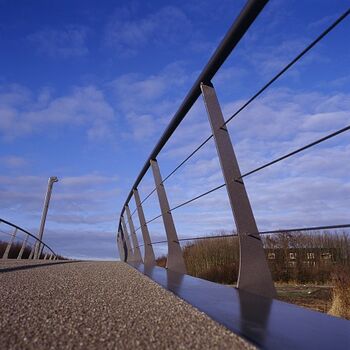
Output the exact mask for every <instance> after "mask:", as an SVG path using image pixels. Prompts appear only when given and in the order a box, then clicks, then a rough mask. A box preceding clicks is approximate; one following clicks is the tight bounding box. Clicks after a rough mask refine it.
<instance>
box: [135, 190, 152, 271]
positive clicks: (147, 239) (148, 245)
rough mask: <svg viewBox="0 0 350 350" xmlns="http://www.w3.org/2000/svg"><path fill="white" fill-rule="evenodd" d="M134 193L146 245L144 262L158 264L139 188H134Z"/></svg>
mask: <svg viewBox="0 0 350 350" xmlns="http://www.w3.org/2000/svg"><path fill="white" fill-rule="evenodd" d="M133 194H134V199H135V204H136V208H137V215H138V217H139V221H140V225H141V232H142V237H143V243H144V247H145V256H144V262H145V265H150V266H151V265H156V258H155V256H154V251H153V247H152V243H151V238H150V236H149V231H148V227H147V224H146V218H145V214H144V212H143V208H142V204H141V200H140V195H139V191H138V190H137V189H134V190H133Z"/></svg>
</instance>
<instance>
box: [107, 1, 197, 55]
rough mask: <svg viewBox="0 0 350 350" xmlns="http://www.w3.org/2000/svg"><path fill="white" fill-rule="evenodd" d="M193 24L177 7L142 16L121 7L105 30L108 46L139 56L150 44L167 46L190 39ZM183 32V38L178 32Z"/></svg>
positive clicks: (117, 51) (167, 7) (124, 53)
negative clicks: (141, 50)
mask: <svg viewBox="0 0 350 350" xmlns="http://www.w3.org/2000/svg"><path fill="white" fill-rule="evenodd" d="M191 29H192V23H191V21H190V19H189V18H188V17H187V16H186V14H185V13H184V12H183V11H182V10H181V9H179V8H177V7H175V6H164V7H162V8H160V9H159V10H157V11H155V12H153V13H148V14H145V15H142V16H140V13H139V11H138V9H137V8H135V7H132V6H129V7H124V8H119V9H117V10H116V11H115V13H114V15H113V16H112V17H111V19H110V20H109V23H108V24H107V26H106V30H105V44H106V45H107V46H109V47H112V48H113V49H114V50H115V51H116V53H117V54H118V55H121V56H128V55H134V54H136V53H137V52H138V51H139V50H140V49H142V48H144V47H145V46H147V45H152V46H158V45H159V46H162V45H163V46H164V47H165V46H167V45H168V44H169V43H172V44H176V43H177V42H179V40H181V42H183V40H185V38H184V36H185V37H186V36H187V37H189V36H190V33H191ZM179 30H181V33H182V37H181V38H179V36H178V32H179Z"/></svg>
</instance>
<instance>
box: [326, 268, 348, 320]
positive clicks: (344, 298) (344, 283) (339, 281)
mask: <svg viewBox="0 0 350 350" xmlns="http://www.w3.org/2000/svg"><path fill="white" fill-rule="evenodd" d="M333 285H334V288H333V296H332V306H331V309H330V310H329V312H328V313H329V314H330V315H333V316H338V317H344V318H346V319H348V320H350V275H349V270H347V269H345V268H338V269H337V270H336V271H335V272H334V274H333Z"/></svg>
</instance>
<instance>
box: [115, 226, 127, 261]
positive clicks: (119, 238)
mask: <svg viewBox="0 0 350 350" xmlns="http://www.w3.org/2000/svg"><path fill="white" fill-rule="evenodd" d="M117 243H118V250H119V257H120V260H121V261H125V258H126V256H125V250H124V243H123V238H122V235H121V232H120V231H119V232H118V234H117Z"/></svg>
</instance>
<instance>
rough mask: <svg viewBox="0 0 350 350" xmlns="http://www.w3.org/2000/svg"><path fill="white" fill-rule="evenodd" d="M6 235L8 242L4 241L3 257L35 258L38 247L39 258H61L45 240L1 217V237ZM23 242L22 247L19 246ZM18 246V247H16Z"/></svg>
mask: <svg viewBox="0 0 350 350" xmlns="http://www.w3.org/2000/svg"><path fill="white" fill-rule="evenodd" d="M2 235H5V236H6V237H7V238H8V237H9V238H8V239H7V242H2V244H3V245H4V247H5V249H4V252H3V254H2V256H0V258H2V259H9V258H12V259H18V260H19V259H34V254H35V249H38V251H39V253H38V259H43V260H58V259H59V258H60V256H59V255H57V254H56V253H55V252H54V251H53V250H52V249H51V248H50V247H49V246H48V245H47V244H46V243H45V242H43V241H42V240H41V239H39V238H38V237H36V236H35V235H34V234H33V233H30V232H28V231H27V230H25V229H23V228H22V227H20V226H17V225H15V224H13V223H11V222H9V221H6V220H3V219H0V237H1V236H2ZM19 242H21V244H20V247H19V246H18V244H19ZM16 248H18V249H16Z"/></svg>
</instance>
